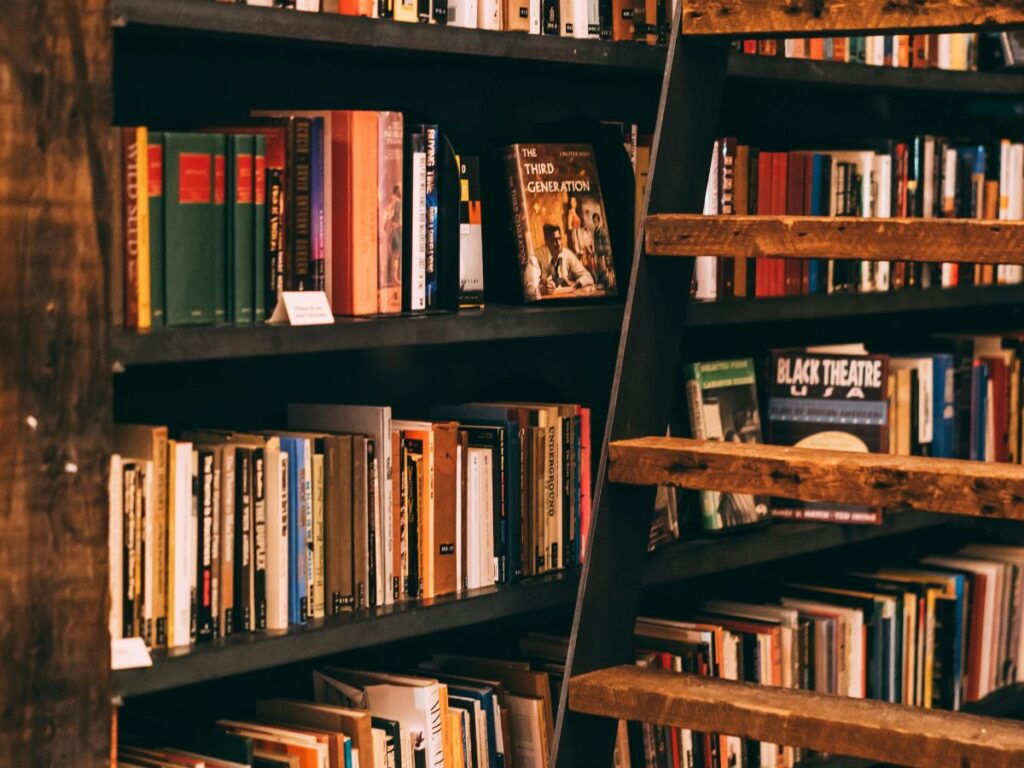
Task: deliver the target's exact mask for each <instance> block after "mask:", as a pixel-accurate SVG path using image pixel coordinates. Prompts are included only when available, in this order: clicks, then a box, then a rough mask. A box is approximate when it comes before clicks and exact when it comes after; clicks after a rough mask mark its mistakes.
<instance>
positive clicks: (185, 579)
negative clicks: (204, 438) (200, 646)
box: [168, 442, 199, 647]
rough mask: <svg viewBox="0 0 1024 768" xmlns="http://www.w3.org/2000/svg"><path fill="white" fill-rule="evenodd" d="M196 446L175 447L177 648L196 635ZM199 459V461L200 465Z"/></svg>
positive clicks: (180, 445)
mask: <svg viewBox="0 0 1024 768" xmlns="http://www.w3.org/2000/svg"><path fill="white" fill-rule="evenodd" d="M193 453H194V451H193V450H192V443H183V442H178V443H175V445H174V479H173V482H174V509H173V510H168V513H169V514H171V515H173V525H174V564H173V568H174V573H173V576H174V579H173V583H171V582H168V583H169V584H170V588H171V589H172V590H173V600H174V605H173V611H174V615H173V616H172V617H171V621H173V622H174V632H173V639H174V645H175V647H183V646H187V645H189V644H190V643H191V641H192V639H191V635H192V596H193V594H194V592H193V590H194V584H195V578H196V551H195V550H196V533H197V528H196V522H197V521H196V515H195V512H196V510H195V508H194V505H193V499H192V474H193V472H194V465H193ZM198 461H199V459H198V456H196V457H195V462H196V463H198Z"/></svg>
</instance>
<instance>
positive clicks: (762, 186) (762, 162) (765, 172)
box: [754, 152, 774, 298]
mask: <svg viewBox="0 0 1024 768" xmlns="http://www.w3.org/2000/svg"><path fill="white" fill-rule="evenodd" d="M773 155H774V153H773V152H761V153H760V154H759V155H758V156H757V190H758V194H757V215H758V216H768V215H770V214H771V213H772V196H771V189H772V157H773ZM754 263H755V267H754V268H755V269H756V270H757V271H756V273H755V274H756V277H755V282H754V295H755V296H757V297H758V298H760V297H763V296H771V295H772V293H771V287H772V283H771V279H770V272H771V266H772V260H771V259H754Z"/></svg>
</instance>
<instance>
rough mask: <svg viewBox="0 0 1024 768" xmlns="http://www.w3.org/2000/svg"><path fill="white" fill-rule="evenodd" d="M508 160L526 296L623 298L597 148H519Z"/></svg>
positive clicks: (533, 298)
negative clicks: (596, 157) (603, 193)
mask: <svg viewBox="0 0 1024 768" xmlns="http://www.w3.org/2000/svg"><path fill="white" fill-rule="evenodd" d="M506 163H507V170H508V180H509V198H510V201H511V205H512V225H513V227H514V228H515V235H516V243H517V245H518V251H519V276H520V278H521V280H522V285H523V297H524V299H525V300H526V301H528V302H534V301H545V300H552V299H578V298H592V297H600V296H614V295H616V294H617V293H618V286H617V281H616V278H615V267H614V264H613V262H612V247H611V239H610V237H609V235H608V225H607V216H606V215H605V208H604V200H603V198H602V196H601V183H600V181H599V179H598V175H597V163H596V161H595V158H594V150H593V148H592V147H590V146H587V145H585V144H514V145H512V146H511V147H509V148H508V149H507V151H506Z"/></svg>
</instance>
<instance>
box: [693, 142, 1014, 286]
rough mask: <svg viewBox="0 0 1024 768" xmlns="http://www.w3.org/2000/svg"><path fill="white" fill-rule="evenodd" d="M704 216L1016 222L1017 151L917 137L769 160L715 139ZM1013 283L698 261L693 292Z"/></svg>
mask: <svg viewBox="0 0 1024 768" xmlns="http://www.w3.org/2000/svg"><path fill="white" fill-rule="evenodd" d="M705 213H708V214H725V215H728V214H736V215H751V214H758V215H761V214H765V215H794V216H805V215H806V216H857V217H865V218H890V217H892V218H898V217H912V218H913V217H920V218H969V219H1001V220H1020V219H1024V144H1021V143H1016V142H1012V141H1010V140H1008V139H1004V140H1002V141H1000V142H997V143H994V144H961V143H956V142H953V141H950V140H947V139H943V138H939V137H935V136H917V137H915V138H913V139H912V140H909V141H895V140H891V141H886V142H883V143H882V144H881V146H876V147H875V148H872V149H854V150H850V149H843V150H839V149H835V150H820V151H791V152H769V151H764V150H759V149H757V148H755V147H750V146H747V145H745V144H740V143H739V142H738V141H737V140H736V139H733V138H722V139H719V140H718V141H717V142H716V144H715V151H714V159H713V161H712V167H711V174H710V177H709V183H708V191H707V197H706V201H705ZM823 255H827V254H823ZM1022 281H1024V270H1022V269H1021V268H1020V267H1015V266H995V265H987V266H980V265H978V266H975V265H956V264H922V263H915V264H907V263H901V262H867V261H864V262H860V261H856V260H829V259H805V260H796V259H755V260H749V259H715V258H713V257H703V258H700V259H699V260H698V262H697V269H696V277H695V280H694V290H695V294H696V298H698V299H701V300H714V299H717V298H730V297H745V296H756V297H768V296H790V295H799V294H814V293H833V292H850V291H860V292H880V291H892V290H902V289H906V288H930V287H942V288H953V287H956V286H962V285H993V284H1000V285H1002V284H1014V283H1020V282H1022Z"/></svg>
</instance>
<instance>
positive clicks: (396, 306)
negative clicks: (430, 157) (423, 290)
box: [377, 112, 403, 314]
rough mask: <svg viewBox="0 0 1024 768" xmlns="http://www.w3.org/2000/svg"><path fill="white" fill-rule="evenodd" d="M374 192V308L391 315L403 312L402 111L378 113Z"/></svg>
mask: <svg viewBox="0 0 1024 768" xmlns="http://www.w3.org/2000/svg"><path fill="white" fill-rule="evenodd" d="M378 137H379V142H380V147H379V151H378V159H377V162H378V165H379V169H380V171H379V176H380V181H379V183H378V189H377V195H378V205H377V215H378V226H377V238H378V247H377V255H378V264H377V292H378V296H377V305H378V306H377V309H378V311H379V312H381V313H385V314H392V313H399V312H401V311H402V248H403V244H402V238H403V232H402V224H403V222H402V209H403V189H402V161H403V146H402V144H403V121H402V113H401V112H381V113H380V131H379V134H378Z"/></svg>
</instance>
